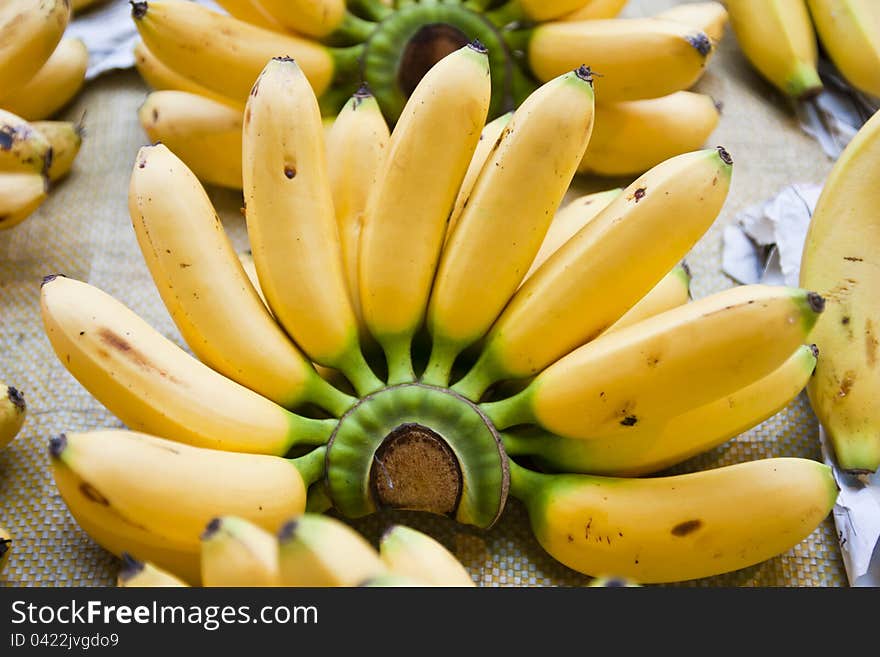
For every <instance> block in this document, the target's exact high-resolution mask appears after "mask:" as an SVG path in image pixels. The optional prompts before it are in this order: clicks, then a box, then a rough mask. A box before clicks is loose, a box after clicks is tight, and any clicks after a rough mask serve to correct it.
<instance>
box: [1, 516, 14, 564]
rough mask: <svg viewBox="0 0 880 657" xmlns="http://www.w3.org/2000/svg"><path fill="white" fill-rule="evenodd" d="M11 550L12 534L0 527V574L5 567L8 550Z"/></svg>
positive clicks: (7, 559)
mask: <svg viewBox="0 0 880 657" xmlns="http://www.w3.org/2000/svg"><path fill="white" fill-rule="evenodd" d="M11 550H12V535H11V534H10V533H9V532H8V531H6V530H5V529H3V527H0V574H2V573H3V568H5V567H6V562H7V561H9V552H10V551H11Z"/></svg>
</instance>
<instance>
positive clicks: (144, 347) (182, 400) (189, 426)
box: [41, 276, 335, 522]
mask: <svg viewBox="0 0 880 657" xmlns="http://www.w3.org/2000/svg"><path fill="white" fill-rule="evenodd" d="M41 303H42V311H43V321H44V325H45V329H46V333H47V335H48V337H49V341H50V342H51V344H52V346H53V348H54V349H55V353H56V354H57V355H58V358H59V359H60V360H61V362H62V363H63V364H64V365H65V367H67V368H68V370H69V371H70V373H71V374H72V375H73V376H74V377H75V378H76V379H77V380H78V381H79V382H80V383H81V384H82V385H83V386H85V388H86V389H88V390H89V392H91V393H92V394H93V395H95V397H96V398H97V399H98V400H99V401H100V402H101V403H102V404H103V405H104V406H106V407H107V408H108V409H109V410H110V411H111V412H112V413H114V414H115V415H116V416H117V417H118V418H119V419H120V420H122V422H124V423H125V424H126V426H128V427H129V428H131V429H134V430H137V431H145V432H148V433H151V434H155V435H157V436H161V437H164V438H170V439H173V440H179V441H181V442H185V443H189V444H191V445H197V446H200V447H210V448H215V449H225V450H231V451H243V452H253V453H261V454H285V453H286V452H287V451H288V450H289V449H290V447H291V446H293V445H295V444H303V443H304V444H321V443H323V442H325V441H326V439H327V438H328V437H329V433H330V431H331V430H332V428H333V425H334V424H335V423H333V422H330V421H321V420H311V419H306V418H301V417H299V416H298V415H294V414H293V413H291V412H289V411H287V410H285V409H283V408H282V407H280V406H278V405H277V404H275V403H273V402H271V401H269V400H268V399H266V398H265V397H262V396H260V395H258V394H257V393H255V392H252V391H251V390H249V389H248V388H245V387H244V386H242V385H240V384H238V383H235V382H234V381H232V380H231V379H227V378H226V377H225V376H223V375H222V374H219V373H217V372H215V371H214V370H212V369H211V368H209V367H208V366H207V365H203V364H202V363H200V362H199V361H197V360H196V359H195V358H193V357H192V356H190V355H189V354H187V353H186V352H185V351H183V350H182V349H181V348H180V347H178V346H177V345H176V344H174V343H173V342H171V340H169V339H168V338H166V337H164V336H163V335H162V334H161V333H159V332H158V331H156V330H155V329H153V328H152V327H151V326H149V325H148V324H147V323H146V322H144V321H143V320H142V319H141V318H140V317H138V316H137V315H136V314H135V313H134V312H132V311H131V310H129V309H128V308H127V307H125V306H124V305H123V304H121V303H120V302H118V301H116V300H115V299H114V298H113V297H111V296H110V295H108V294H106V293H105V292H102V291H101V290H99V289H98V288H96V287H93V286H91V285H88V284H87V283H82V282H80V281H76V280H73V279H70V278H65V277H64V276H49V277H46V279H44V282H43V287H42V290H41ZM205 522H207V520H206V521H205Z"/></svg>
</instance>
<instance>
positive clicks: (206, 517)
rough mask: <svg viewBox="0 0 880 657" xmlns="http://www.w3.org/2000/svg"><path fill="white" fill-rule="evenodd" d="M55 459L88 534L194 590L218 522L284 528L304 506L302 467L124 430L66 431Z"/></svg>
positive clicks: (58, 478) (64, 493)
mask: <svg viewBox="0 0 880 657" xmlns="http://www.w3.org/2000/svg"><path fill="white" fill-rule="evenodd" d="M322 451H323V450H322ZM49 453H50V456H51V468H52V474H53V476H54V478H55V483H56V485H57V487H58V491H59V493H61V497H62V499H63V500H64V503H65V504H66V505H67V507H68V509H70V512H71V513H72V514H73V517H74V518H75V519H76V521H77V522H78V523H79V524H80V526H81V527H82V528H83V529H84V530H85V531H86V533H88V534H89V535H90V536H91V537H92V538H93V539H94V540H95V541H97V543H98V544H99V545H101V546H102V547H104V548H105V549H107V550H109V551H110V552H113V553H114V554H116V555H121V554H122V553H123V552H128V553H129V554H131V555H132V556H134V557H135V558H136V559H139V560H142V561H150V562H152V563H154V564H155V565H157V566H158V567H160V568H162V569H164V570H168V571H170V572H171V573H173V574H174V575H176V576H178V577H181V578H182V579H184V580H186V581H187V582H189V583H197V582H198V581H199V579H200V566H199V555H200V552H201V546H200V536H201V534H202V531H203V530H204V528H205V526H206V525H207V524H208V522H209V521H210V520H211V519H212V518H214V517H217V516H224V515H234V516H238V517H241V518H243V519H245V520H250V521H251V522H254V523H256V524H258V525H259V526H261V527H263V528H264V529H266V530H268V531H277V529H278V527H280V526H281V524H282V523H283V522H285V521H286V520H287V519H288V518H290V517H291V516H295V515H299V514H301V513H302V512H303V510H304V509H305V503H306V486H307V484H306V483H305V482H304V481H303V476H302V475H301V474H300V472H299V471H298V470H297V467H296V464H295V463H294V462H292V461H288V460H286V459H282V458H278V457H274V456H262V455H256V454H237V453H233V452H224V451H218V450H210V449H203V448H199V447H190V446H188V445H184V444H182V443H180V442H173V441H170V440H164V439H161V438H156V437H154V436H149V435H147V434H142V433H136V432H131V431H123V430H103V431H91V432H86V433H68V434H66V435H62V436H59V437H56V438H53V439H52V441H51V443H50V446H49Z"/></svg>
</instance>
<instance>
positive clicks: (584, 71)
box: [574, 64, 595, 86]
mask: <svg viewBox="0 0 880 657" xmlns="http://www.w3.org/2000/svg"><path fill="white" fill-rule="evenodd" d="M574 74H575V75H577V76H578V77H579V78H580V79H581V80H583V81H584V82H589V83H590V86H593V76H594V75H595V73H593V71H592V70H591V69H590V67H589V66H584V65H583V64H581V65H580V66H578V67H577V68H576V69H575V70H574Z"/></svg>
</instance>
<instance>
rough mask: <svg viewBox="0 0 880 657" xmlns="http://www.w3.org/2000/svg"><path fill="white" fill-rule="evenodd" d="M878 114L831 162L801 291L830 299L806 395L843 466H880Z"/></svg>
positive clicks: (820, 326)
mask: <svg viewBox="0 0 880 657" xmlns="http://www.w3.org/2000/svg"><path fill="white" fill-rule="evenodd" d="M878 176H880V113H878V114H875V115H874V116H873V117H872V118H871V119H869V120H868V122H867V123H865V125H863V126H862V128H861V129H860V130H859V132H858V133H857V134H856V136H855V137H854V138H853V140H852V141H851V142H850V143H849V145H848V146H847V147H846V149H845V150H844V152H843V154H842V155H841V156H840V158H839V159H838V160H837V162H836V163H835V164H834V167H833V168H832V170H831V173H830V174H829V176H828V179H827V180H826V181H825V187H824V188H823V190H822V194H821V195H820V197H819V201H818V203H817V205H816V209H815V211H814V212H813V218H812V220H811V221H810V228H809V231H808V232H807V239H806V244H805V246H804V252H803V259H802V261H801V268H800V280H801V284H802V285H811V286H813V289H815V290H816V291H817V292H819V293H820V294H822V295H823V296H825V298H826V299H827V300H828V309H827V311H826V313H825V314H824V315H823V317H822V319H821V321H820V322H819V323H818V324H817V325H816V329H815V331H814V332H813V336H812V339H813V341H814V342H815V343H816V344H817V345H818V346H819V354H820V358H819V366H818V368H817V369H816V376H815V377H813V379H812V381H810V385H809V386H808V388H807V392H808V393H809V396H810V402H811V404H812V406H813V410H814V411H815V412H816V415H817V416H818V418H819V420H820V421H821V422H822V424H823V426H824V427H825V430H826V431H827V432H828V435H829V437H830V440H831V444H832V445H833V447H834V451H835V453H836V456H837V461H838V463H839V465H840V467H841V468H844V469H846V470H850V471H854V472H860V471H861V472H864V471H874V470H876V469H877V468H878V467H880V408H878V406H877V400H878V399H880V303H878V299H880V222H878V219H877V209H876V208H877V203H878V202H880V189H878V186H877V178H878Z"/></svg>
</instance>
